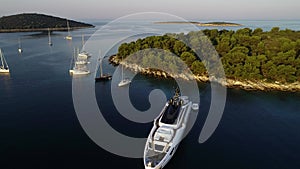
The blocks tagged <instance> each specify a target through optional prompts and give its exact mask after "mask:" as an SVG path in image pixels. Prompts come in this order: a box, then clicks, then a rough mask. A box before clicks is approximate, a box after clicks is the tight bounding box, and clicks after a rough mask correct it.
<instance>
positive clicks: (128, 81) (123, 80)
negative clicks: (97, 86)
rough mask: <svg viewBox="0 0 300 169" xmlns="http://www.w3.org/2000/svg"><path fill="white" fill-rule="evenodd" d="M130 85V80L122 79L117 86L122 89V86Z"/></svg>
mask: <svg viewBox="0 0 300 169" xmlns="http://www.w3.org/2000/svg"><path fill="white" fill-rule="evenodd" d="M130 83H131V80H130V79H128V78H124V79H122V80H121V81H120V83H119V84H118V86H119V87H123V86H126V85H128V84H130Z"/></svg>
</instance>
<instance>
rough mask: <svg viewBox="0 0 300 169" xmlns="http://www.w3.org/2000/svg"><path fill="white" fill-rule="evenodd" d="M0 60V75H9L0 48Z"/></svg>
mask: <svg viewBox="0 0 300 169" xmlns="http://www.w3.org/2000/svg"><path fill="white" fill-rule="evenodd" d="M0 60H1V65H0V73H9V67H8V64H7V62H6V60H5V57H4V54H3V53H2V50H1V48H0Z"/></svg>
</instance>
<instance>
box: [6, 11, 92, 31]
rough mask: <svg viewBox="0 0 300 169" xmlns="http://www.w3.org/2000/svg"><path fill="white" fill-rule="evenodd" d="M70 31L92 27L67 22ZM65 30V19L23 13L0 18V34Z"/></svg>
mask: <svg viewBox="0 0 300 169" xmlns="http://www.w3.org/2000/svg"><path fill="white" fill-rule="evenodd" d="M68 22H69V26H70V29H81V28H91V27H94V25H91V24H87V23H82V22H77V21H73V20H68ZM48 28H49V29H50V30H51V31H65V30H67V19H66V18H59V17H54V16H50V15H45V14H37V13H24V14H17V15H10V16H3V17H1V18H0V33H8V32H40V31H46V30H47V29H48Z"/></svg>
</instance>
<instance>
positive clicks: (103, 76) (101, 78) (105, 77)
mask: <svg viewBox="0 0 300 169" xmlns="http://www.w3.org/2000/svg"><path fill="white" fill-rule="evenodd" d="M99 55H100V51H99ZM103 59H104V57H100V59H99V68H100V76H99V77H96V78H95V81H96V82H101V81H107V80H110V79H111V77H112V76H111V75H109V74H103V70H102V61H103Z"/></svg>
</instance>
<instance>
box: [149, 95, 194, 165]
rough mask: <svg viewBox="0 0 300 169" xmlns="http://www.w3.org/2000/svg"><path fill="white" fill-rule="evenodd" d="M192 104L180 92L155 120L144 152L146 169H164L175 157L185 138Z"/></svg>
mask: <svg viewBox="0 0 300 169" xmlns="http://www.w3.org/2000/svg"><path fill="white" fill-rule="evenodd" d="M191 107H192V102H191V101H189V99H188V97H187V96H180V94H179V90H176V92H175V95H174V96H173V98H171V99H170V100H169V101H168V102H167V103H166V105H165V107H164V108H163V110H162V112H161V113H160V115H159V116H158V117H157V118H156V119H155V120H154V126H153V128H152V129H151V132H150V134H149V136H148V139H147V142H146V145H145V150H144V166H145V168H146V169H162V168H163V167H164V166H165V165H166V164H167V163H168V162H169V161H170V159H171V158H172V157H173V155H174V153H175V151H176V150H177V147H178V145H179V143H180V142H181V140H182V139H183V137H184V132H185V129H186V125H187V121H188V117H189V114H190V112H191Z"/></svg>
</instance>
